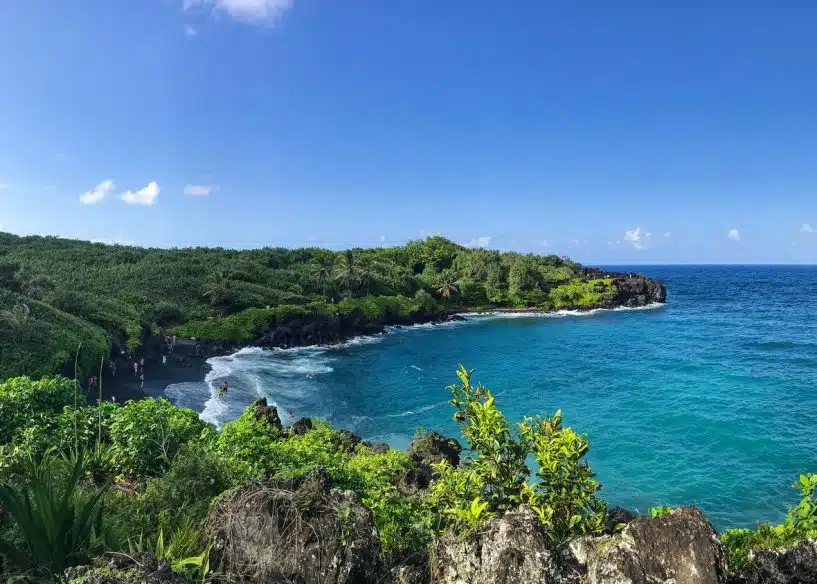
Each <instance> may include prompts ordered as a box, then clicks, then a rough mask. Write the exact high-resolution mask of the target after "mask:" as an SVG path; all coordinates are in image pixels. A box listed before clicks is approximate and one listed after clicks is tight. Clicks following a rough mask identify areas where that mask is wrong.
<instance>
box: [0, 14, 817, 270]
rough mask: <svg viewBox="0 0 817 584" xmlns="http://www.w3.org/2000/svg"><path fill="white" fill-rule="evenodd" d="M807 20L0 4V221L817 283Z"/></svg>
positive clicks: (123, 235)
mask: <svg viewBox="0 0 817 584" xmlns="http://www.w3.org/2000/svg"><path fill="white" fill-rule="evenodd" d="M815 22H817V4H816V3H813V2H808V1H787V2H779V3H772V2H765V1H763V2H761V1H756V0H749V1H747V0H742V1H739V0H722V1H720V2H703V1H698V0H691V1H687V2H673V3H669V2H644V1H638V2H636V1H626V0H625V1H623V2H609V1H608V0H586V1H585V2H580V3H575V2H543V1H541V0H513V1H511V2H506V3H498V2H493V1H490V2H489V1H487V0H469V1H466V0H445V1H440V0H389V1H388V2H381V1H374V0H345V1H339V0H289V1H287V0H140V1H139V2H134V1H132V0H107V1H104V2H103V1H100V0H72V1H71V2H55V1H54V0H26V1H25V2H3V3H2V4H0V225H2V229H3V230H6V231H11V232H14V233H25V234H29V233H34V234H59V235H64V236H69V237H79V238H84V239H101V240H106V241H120V242H136V243H139V244H143V245H163V246H169V245H204V244H209V245H223V246H237V247H255V246H262V245H287V246H298V245H324V246H328V247H346V246H350V245H364V246H370V245H380V244H381V242H382V243H383V244H396V243H402V242H404V241H406V240H408V239H416V238H419V237H421V236H423V235H426V234H429V233H434V234H442V235H445V236H447V237H450V238H451V239H453V240H455V241H458V242H462V243H470V244H473V245H480V244H482V245H487V246H489V247H497V248H500V249H517V250H520V251H535V252H545V253H557V254H566V255H570V256H571V257H574V258H576V259H578V260H579V261H584V262H588V263H616V264H622V263H664V262H668V263H674V262H689V263H697V262H737V263H741V262H798V263H811V262H817V198H815V194H816V193H817V106H816V105H815V104H817V67H815V66H814V64H815V62H817V36H815V34H814V23H815ZM810 225H813V226H814V229H812V228H811V227H809V226H810ZM733 230H734V231H733ZM730 234H731V235H730Z"/></svg>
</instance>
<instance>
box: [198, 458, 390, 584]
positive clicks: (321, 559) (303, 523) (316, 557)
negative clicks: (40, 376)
mask: <svg viewBox="0 0 817 584" xmlns="http://www.w3.org/2000/svg"><path fill="white" fill-rule="evenodd" d="M205 529H206V533H207V535H208V536H209V537H210V538H212V541H213V551H212V557H213V566H214V568H216V569H219V570H220V571H222V572H224V573H228V574H232V575H234V576H237V579H239V580H241V581H243V582H249V583H258V584H261V583H264V584H268V583H281V584H283V583H285V582H286V583H289V582H298V583H299V584H370V583H371V584H375V583H377V582H379V581H380V580H381V578H382V577H383V576H384V572H385V571H384V568H383V553H382V550H381V547H380V542H379V540H378V538H377V535H376V532H375V528H374V522H373V520H372V514H371V511H369V509H367V508H366V507H365V506H364V505H362V504H361V503H360V501H359V500H358V499H357V497H356V495H355V494H354V493H352V492H351V491H339V490H337V489H332V488H331V481H330V479H329V477H328V476H327V475H326V474H325V473H324V472H322V471H320V470H318V471H314V472H312V473H310V474H309V475H307V476H306V477H304V478H303V479H302V480H300V481H297V482H290V483H271V484H269V483H267V484H262V483H250V484H248V485H246V486H244V487H240V488H238V489H234V490H233V491H230V492H229V493H227V494H226V495H224V496H223V497H221V498H220V499H219V501H218V503H217V504H216V505H215V506H214V507H213V509H211V511H210V513H209V514H208V517H207V521H206V524H205Z"/></svg>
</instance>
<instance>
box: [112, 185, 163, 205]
mask: <svg viewBox="0 0 817 584" xmlns="http://www.w3.org/2000/svg"><path fill="white" fill-rule="evenodd" d="M158 196H159V185H158V184H157V183H156V181H152V182H150V183H148V185H147V186H146V187H145V188H142V189H139V190H138V191H125V192H124V193H122V194H121V195H119V198H120V199H122V200H123V201H125V202H126V203H127V204H128V205H145V206H148V207H149V206H151V205H153V204H155V203H156V197H158Z"/></svg>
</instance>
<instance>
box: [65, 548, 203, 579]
mask: <svg viewBox="0 0 817 584" xmlns="http://www.w3.org/2000/svg"><path fill="white" fill-rule="evenodd" d="M63 581H64V582H68V583H70V584H187V583H188V580H187V579H186V578H185V577H183V576H180V575H178V574H174V573H173V571H172V570H171V569H170V564H168V562H167V560H158V559H156V556H154V555H153V554H150V553H141V554H136V555H135V556H130V555H127V554H114V553H109V554H104V555H103V556H101V557H100V558H98V559H97V560H96V561H95V562H94V564H93V565H92V566H80V567H78V568H68V569H67V570H66V571H65V573H64V574H63Z"/></svg>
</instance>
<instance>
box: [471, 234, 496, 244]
mask: <svg viewBox="0 0 817 584" xmlns="http://www.w3.org/2000/svg"><path fill="white" fill-rule="evenodd" d="M492 239H493V237H491V236H490V235H483V236H481V237H475V238H474V239H472V240H471V241H469V242H468V243H466V244H465V247H488V246H489V245H491V240H492Z"/></svg>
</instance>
